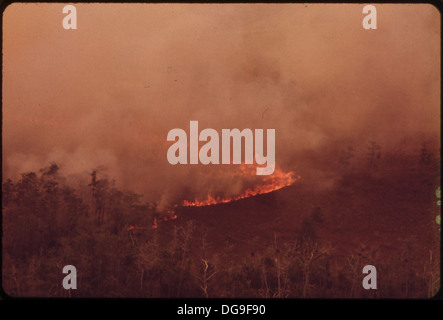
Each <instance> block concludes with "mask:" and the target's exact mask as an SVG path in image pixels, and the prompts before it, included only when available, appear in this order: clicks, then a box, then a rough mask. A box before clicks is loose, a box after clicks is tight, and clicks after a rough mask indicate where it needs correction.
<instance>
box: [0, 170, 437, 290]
mask: <svg viewBox="0 0 443 320" xmlns="http://www.w3.org/2000/svg"><path fill="white" fill-rule="evenodd" d="M59 171H60V170H59V167H58V166H57V165H56V164H52V165H50V166H49V167H46V168H43V169H41V170H39V171H38V172H37V173H36V172H29V173H25V174H22V175H21V178H20V179H19V180H18V181H16V182H13V181H11V180H9V179H8V180H4V181H3V184H2V201H3V202H2V205H3V208H2V214H3V220H2V221H3V241H2V244H3V257H2V258H3V261H2V262H3V264H2V284H3V289H4V290H5V291H6V293H8V294H9V295H11V296H17V297H143V298H150V297H166V298H167V297H197V298H198V297H201V298H205V297H229V298H231V297H235V298H242V297H257V298H291V297H296V298H315V297H319V298H336V297H349V298H355V297H429V296H432V295H433V294H435V292H436V291H437V290H438V288H439V284H440V280H439V279H440V277H439V273H438V266H439V261H438V257H433V256H432V253H430V257H429V259H428V260H427V261H426V263H425V264H423V263H420V264H414V262H413V257H414V253H411V252H408V251H405V250H407V248H406V249H405V250H403V249H402V250H399V251H398V252H397V253H395V254H393V256H392V257H391V258H390V259H389V260H386V261H383V262H379V263H378V265H377V268H378V270H379V273H380V277H381V278H382V279H383V281H382V282H381V284H380V286H379V289H378V290H376V291H371V290H369V291H366V290H363V288H362V286H361V281H362V272H361V270H362V267H363V266H364V265H365V264H370V263H371V261H374V259H375V258H374V255H375V249H374V250H372V249H371V248H368V247H366V248H364V247H361V248H359V249H358V250H355V252H354V253H353V254H352V255H349V256H346V257H341V258H339V256H340V252H337V251H336V250H335V249H334V247H333V246H332V245H330V244H328V243H324V242H322V241H321V239H319V237H318V231H319V230H321V228H322V227H323V226H324V223H325V217H324V214H323V211H322V209H321V208H320V207H316V208H314V209H313V210H312V212H310V213H309V214H307V215H306V217H305V218H304V219H303V221H302V223H301V224H300V226H299V228H298V230H296V232H295V233H294V234H293V236H292V237H290V238H288V237H280V235H279V234H278V233H275V234H274V237H273V239H272V241H267V242H263V243H261V244H260V246H258V247H257V248H255V249H254V250H253V251H251V252H247V253H242V255H241V256H240V257H238V256H237V257H236V258H233V257H234V254H233V250H234V248H233V247H234V246H235V243H234V244H232V243H231V244H229V243H226V244H224V245H223V246H217V247H214V244H213V243H212V242H211V241H209V235H208V234H207V231H206V230H205V226H204V225H202V224H201V223H199V221H193V220H188V221H183V220H182V219H181V217H180V215H178V219H176V220H171V221H168V222H160V221H162V219H161V217H160V216H159V215H158V213H156V212H155V208H154V206H152V205H151V204H149V203H142V201H141V197H140V196H139V195H136V194H134V193H132V192H127V191H121V190H119V189H118V188H116V186H115V183H114V182H113V181H110V180H109V179H107V178H104V177H100V174H99V173H98V172H97V171H96V170H93V171H92V172H91V176H90V183H89V184H88V185H83V186H79V187H78V188H73V187H70V186H68V185H67V183H66V180H65V179H64V177H63V176H61V175H60V172H59ZM155 219H158V220H159V226H158V228H155V229H154V228H152V225H153V221H154V220H155ZM263 241H265V240H263ZM237 254H238V252H237ZM408 259H409V262H408ZM405 263H406V264H405ZM65 265H74V266H75V267H76V269H77V276H78V279H77V286H78V288H77V289H76V290H65V289H63V287H62V280H63V278H64V276H65V275H64V274H63V273H62V269H63V267H64V266H65Z"/></svg>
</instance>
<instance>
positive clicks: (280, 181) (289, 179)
mask: <svg viewBox="0 0 443 320" xmlns="http://www.w3.org/2000/svg"><path fill="white" fill-rule="evenodd" d="M240 169H241V171H242V175H248V174H254V173H252V172H251V171H250V170H248V167H246V166H241V167H240ZM253 170H255V168H253ZM264 179H265V183H264V184H262V185H259V186H256V187H254V188H249V189H246V190H245V191H243V193H241V194H240V195H238V196H232V197H226V198H225V197H213V196H211V195H208V197H207V198H206V199H205V200H198V199H195V200H194V201H190V200H184V201H183V203H182V205H183V206H184V207H203V206H210V205H214V204H218V203H227V202H231V201H236V200H240V199H245V198H249V197H253V196H256V195H259V194H264V193H269V192H272V191H276V190H279V189H281V188H284V187H287V186H290V185H292V184H293V183H294V182H295V181H296V180H297V179H300V176H296V175H295V173H294V172H293V171H290V172H283V171H282V170H281V169H280V168H278V167H276V168H275V171H274V173H273V174H272V175H270V176H265V178H264Z"/></svg>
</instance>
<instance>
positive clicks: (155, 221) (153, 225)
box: [152, 218, 158, 229]
mask: <svg viewBox="0 0 443 320" xmlns="http://www.w3.org/2000/svg"><path fill="white" fill-rule="evenodd" d="M157 228H158V225H157V218H154V223H153V224H152V229H157Z"/></svg>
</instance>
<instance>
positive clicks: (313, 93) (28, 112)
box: [2, 3, 441, 201]
mask: <svg viewBox="0 0 443 320" xmlns="http://www.w3.org/2000/svg"><path fill="white" fill-rule="evenodd" d="M63 6H64V4H20V3H16V4H12V5H10V6H9V7H7V9H6V10H5V12H4V16H3V168H2V170H3V176H4V177H14V178H16V177H17V176H18V174H19V173H21V172H25V171H29V170H37V169H39V168H41V167H43V166H47V165H48V163H49V162H52V161H55V162H57V163H59V164H60V165H61V166H62V170H63V172H64V173H65V174H77V173H84V172H90V170H91V169H92V168H95V167H97V166H99V165H103V166H105V167H107V168H108V171H107V173H108V174H109V175H110V176H111V177H113V178H115V179H116V180H117V182H118V183H120V184H121V185H122V186H124V187H127V188H132V189H134V190H136V191H138V192H142V193H145V194H149V195H150V196H151V197H152V198H157V199H158V198H159V197H160V196H162V195H164V193H165V191H167V192H168V194H173V193H175V194H177V193H180V192H182V191H181V190H198V189H201V188H205V190H208V188H218V189H223V188H226V187H227V186H228V185H229V186H230V187H231V188H233V185H235V183H233V182H232V177H230V176H229V175H227V174H226V171H225V170H226V166H220V165H219V166H216V165H213V166H208V167H205V168H203V167H202V166H201V165H198V166H190V165H187V166H172V165H170V164H169V163H168V162H167V159H166V151H167V148H168V146H169V145H170V144H171V143H168V142H167V141H166V135H167V132H168V131H169V130H171V129H173V128H183V129H185V130H186V131H188V128H189V121H190V120H198V121H199V125H200V128H201V129H203V128H207V127H209V128H214V129H216V130H219V131H220V130H221V129H222V128H239V129H243V128H251V129H255V128H257V129H259V128H262V129H267V128H273V129H276V163H277V165H278V166H279V167H281V168H282V169H283V170H293V169H294V168H297V161H298V160H300V161H302V159H301V157H302V156H303V153H304V152H307V151H321V150H322V148H324V147H325V146H330V145H331V144H334V143H336V142H339V141H343V140H346V141H353V142H355V143H357V144H358V143H361V144H363V145H366V144H367V141H369V140H376V141H378V142H379V144H381V145H382V146H384V147H387V148H389V147H390V146H393V145H395V144H397V143H398V142H399V141H403V140H404V139H405V138H407V137H414V136H415V137H423V138H424V139H427V138H429V137H431V138H432V137H434V138H438V135H439V128H440V37H441V36H440V15H439V12H438V10H437V9H436V8H434V7H433V6H431V5H426V4H420V5H412V4H402V5H382V4H376V5H375V6H376V8H377V14H378V16H377V22H378V29H377V30H365V29H363V27H362V19H363V17H364V15H363V14H362V8H363V5H361V4H358V5H357V4H355V5H342V4H327V5H325V4H315V5H303V4H273V5H269V4H258V5H253V4H213V5H210V4H184V5H180V4H173V5H171V4H92V3H91V4H75V7H76V8H77V15H78V21H77V24H78V29H77V30H65V29H63V27H62V20H63V17H64V16H65V15H64V14H63V13H62V9H63ZM299 173H300V174H301V175H302V176H303V172H299ZM214 176H216V177H217V179H214ZM214 180H216V181H217V183H216V186H214ZM234 187H235V186H234ZM238 188H241V184H240V185H238ZM234 189H235V188H234ZM237 191H238V190H234V191H232V192H237ZM165 201H168V200H165Z"/></svg>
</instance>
